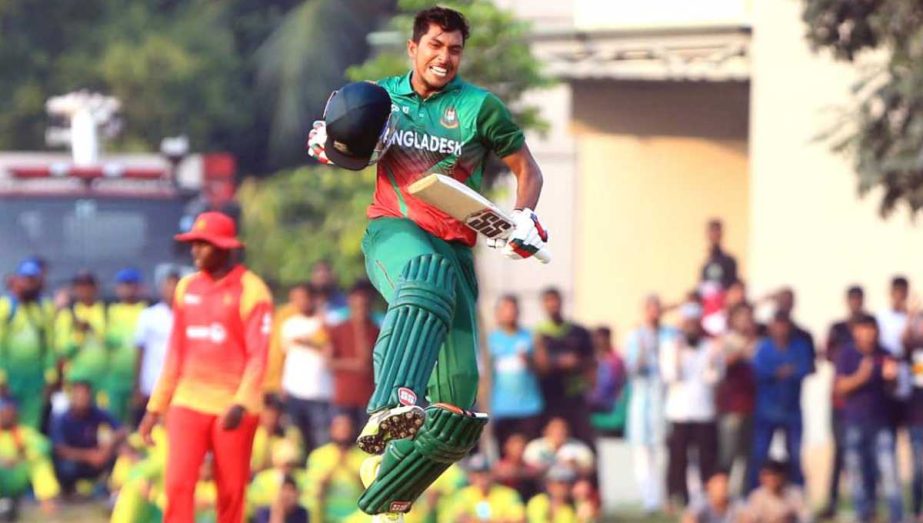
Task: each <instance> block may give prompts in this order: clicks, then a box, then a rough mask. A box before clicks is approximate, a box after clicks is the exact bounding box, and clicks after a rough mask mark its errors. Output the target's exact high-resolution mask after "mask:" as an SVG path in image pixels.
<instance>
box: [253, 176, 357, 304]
mask: <svg viewBox="0 0 923 523" xmlns="http://www.w3.org/2000/svg"><path fill="white" fill-rule="evenodd" d="M374 183H375V173H374V171H373V170H372V169H366V170H365V171H362V172H353V171H346V170H342V169H335V168H331V167H325V166H313V167H301V168H298V169H293V170H287V171H283V172H280V173H278V174H276V175H274V176H271V177H269V178H264V179H256V178H251V179H248V180H247V181H245V182H244V184H243V185H242V186H241V188H240V192H239V194H238V197H239V198H240V201H241V203H242V205H243V207H244V213H243V236H244V240H245V241H246V243H247V261H248V264H249V265H250V266H251V267H252V268H253V269H254V270H256V271H257V273H259V274H261V275H264V276H265V277H267V278H269V279H270V280H272V281H274V282H277V283H280V284H282V285H285V286H288V285H292V284H294V283H297V282H299V281H301V280H303V279H305V278H306V277H307V275H308V274H309V271H310V267H311V265H312V264H313V263H314V262H316V261H318V260H329V261H332V262H333V263H334V267H335V268H336V271H337V273H338V275H339V276H340V277H341V278H342V279H343V281H354V280H355V279H356V278H358V277H360V276H362V275H364V274H365V270H364V268H363V262H362V252H361V249H360V242H361V240H362V235H363V233H364V230H365V208H366V207H367V206H368V204H369V198H370V195H371V193H372V190H373V188H374Z"/></svg>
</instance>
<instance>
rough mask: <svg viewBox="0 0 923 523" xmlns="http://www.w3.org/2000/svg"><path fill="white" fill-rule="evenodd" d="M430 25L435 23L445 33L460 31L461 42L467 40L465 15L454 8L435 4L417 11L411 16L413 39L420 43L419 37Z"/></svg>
mask: <svg viewBox="0 0 923 523" xmlns="http://www.w3.org/2000/svg"><path fill="white" fill-rule="evenodd" d="M430 25H436V26H438V27H439V28H441V29H442V30H443V31H445V32H447V33H451V32H453V31H461V34H462V43H465V42H467V41H468V35H469V34H470V30H469V28H468V20H466V19H465V15H463V14H461V13H459V12H458V11H456V10H454V9H449V8H448V7H440V6H438V5H437V6H435V7H430V8H427V9H424V10H422V11H420V12H418V13H417V14H416V16H414V17H413V38H412V39H413V41H414V42H416V43H420V39H421V38H423V35H425V34H426V33H427V31H429V26H430Z"/></svg>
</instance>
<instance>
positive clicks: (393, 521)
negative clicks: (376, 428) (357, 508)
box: [359, 456, 404, 523]
mask: <svg viewBox="0 0 923 523" xmlns="http://www.w3.org/2000/svg"><path fill="white" fill-rule="evenodd" d="M379 468H381V456H369V457H368V458H365V460H364V461H363V462H362V465H360V466H359V479H360V480H362V484H363V485H364V486H365V488H368V487H369V485H371V484H372V482H373V481H375V477H376V476H378V469H379ZM372 523H404V513H403V512H382V513H381V514H375V515H373V516H372Z"/></svg>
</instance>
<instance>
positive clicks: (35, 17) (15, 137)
mask: <svg viewBox="0 0 923 523" xmlns="http://www.w3.org/2000/svg"><path fill="white" fill-rule="evenodd" d="M393 5H394V0H225V1H222V2H214V1H211V0H58V1H55V2H35V1H32V0H0V70H2V71H4V74H3V75H0V93H3V96H0V150H36V149H44V147H45V145H44V132H45V128H46V126H47V118H46V115H45V107H44V104H45V100H47V99H48V98H49V97H51V96H54V95H59V94H64V93H66V92H70V91H73V90H77V89H90V90H96V91H100V92H103V93H105V94H112V95H115V96H117V97H118V98H120V99H121V101H122V106H123V112H122V116H123V118H124V125H123V131H122V134H121V135H120V137H119V139H118V140H117V141H116V142H114V143H112V144H111V146H110V147H111V148H114V149H121V150H136V151H137V150H143V151H156V150H157V148H158V145H159V143H160V140H161V139H162V138H163V137H165V136H172V135H177V134H181V133H182V134H186V135H188V136H189V137H190V140H191V144H192V147H193V149H194V150H197V151H208V150H222V151H229V152H231V153H233V154H234V155H235V156H237V158H238V160H239V162H240V164H241V165H242V167H243V170H244V173H245V174H252V173H266V172H269V171H270V170H272V169H274V168H278V167H280V166H292V165H296V164H297V163H299V162H300V161H301V159H302V154H301V153H302V151H303V140H304V132H305V129H306V123H309V122H310V121H311V119H312V118H313V117H315V116H316V115H317V109H316V107H317V106H322V105H323V102H324V100H325V99H326V96H327V93H329V91H330V90H332V89H334V88H336V87H337V86H338V85H340V84H341V83H342V82H343V81H344V80H345V79H344V76H343V71H344V70H345V68H346V67H347V66H349V65H351V64H355V63H359V62H361V61H362V60H363V59H365V57H366V56H367V54H368V45H367V43H366V41H365V34H366V33H367V32H368V31H370V30H371V29H372V28H373V27H375V26H376V25H377V24H378V23H379V18H381V17H382V16H383V15H385V14H388V13H389V12H390V11H391V10H392V9H393Z"/></svg>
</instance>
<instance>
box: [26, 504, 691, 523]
mask: <svg viewBox="0 0 923 523" xmlns="http://www.w3.org/2000/svg"><path fill="white" fill-rule="evenodd" d="M20 521H23V522H29V523H31V522H41V523H106V522H108V521H109V518H108V514H107V513H106V508H105V506H104V505H102V504H101V503H74V504H67V505H62V506H61V507H60V508H59V510H58V513H57V514H55V515H52V516H48V515H46V514H43V513H42V512H41V511H39V510H38V509H37V507H35V506H27V507H24V510H23V513H22V515H21V518H20ZM616 521H618V522H619V523H673V522H674V521H675V520H673V519H671V518H668V517H666V516H654V517H649V516H644V515H643V514H641V513H624V514H617V515H613V516H611V517H608V518H606V519H605V523H615V522H616Z"/></svg>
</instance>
